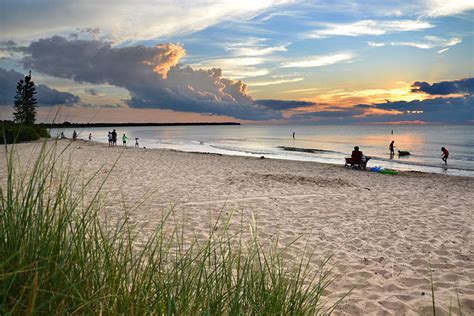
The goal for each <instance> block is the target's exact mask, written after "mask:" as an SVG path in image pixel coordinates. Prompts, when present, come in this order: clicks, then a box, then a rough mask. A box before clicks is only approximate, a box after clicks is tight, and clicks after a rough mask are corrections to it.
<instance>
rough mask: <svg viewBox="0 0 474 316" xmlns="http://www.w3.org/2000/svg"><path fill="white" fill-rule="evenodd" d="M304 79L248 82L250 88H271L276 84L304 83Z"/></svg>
mask: <svg viewBox="0 0 474 316" xmlns="http://www.w3.org/2000/svg"><path fill="white" fill-rule="evenodd" d="M302 80H304V78H293V79H280V80H271V81H260V82H248V83H247V84H248V86H250V87H262V86H271V85H275V84H282V83H290V82H298V81H302Z"/></svg>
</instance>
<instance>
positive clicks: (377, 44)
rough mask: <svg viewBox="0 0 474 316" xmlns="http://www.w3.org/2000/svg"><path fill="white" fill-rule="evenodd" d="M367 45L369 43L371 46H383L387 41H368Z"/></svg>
mask: <svg viewBox="0 0 474 316" xmlns="http://www.w3.org/2000/svg"><path fill="white" fill-rule="evenodd" d="M367 45H369V46H370V47H383V46H385V43H377V42H367Z"/></svg>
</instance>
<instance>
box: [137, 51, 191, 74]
mask: <svg viewBox="0 0 474 316" xmlns="http://www.w3.org/2000/svg"><path fill="white" fill-rule="evenodd" d="M155 48H156V49H157V51H158V53H156V54H155V56H153V59H152V60H146V61H144V62H143V63H144V64H146V65H149V66H152V67H153V71H154V72H156V73H159V74H160V75H161V76H162V77H163V79H166V77H167V74H168V71H169V70H170V68H171V67H173V66H176V65H177V64H178V62H179V60H180V59H181V58H182V57H184V56H185V55H186V51H185V49H184V48H183V47H182V46H181V45H176V44H160V45H156V46H155Z"/></svg>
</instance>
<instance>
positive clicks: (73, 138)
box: [72, 130, 77, 140]
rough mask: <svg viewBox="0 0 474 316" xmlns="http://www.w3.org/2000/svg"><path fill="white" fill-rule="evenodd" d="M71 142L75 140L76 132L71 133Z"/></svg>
mask: <svg viewBox="0 0 474 316" xmlns="http://www.w3.org/2000/svg"><path fill="white" fill-rule="evenodd" d="M72 140H77V133H76V130H74V132H72Z"/></svg>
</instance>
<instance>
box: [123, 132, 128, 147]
mask: <svg viewBox="0 0 474 316" xmlns="http://www.w3.org/2000/svg"><path fill="white" fill-rule="evenodd" d="M127 140H128V137H127V136H126V135H125V134H123V136H122V146H127Z"/></svg>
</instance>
